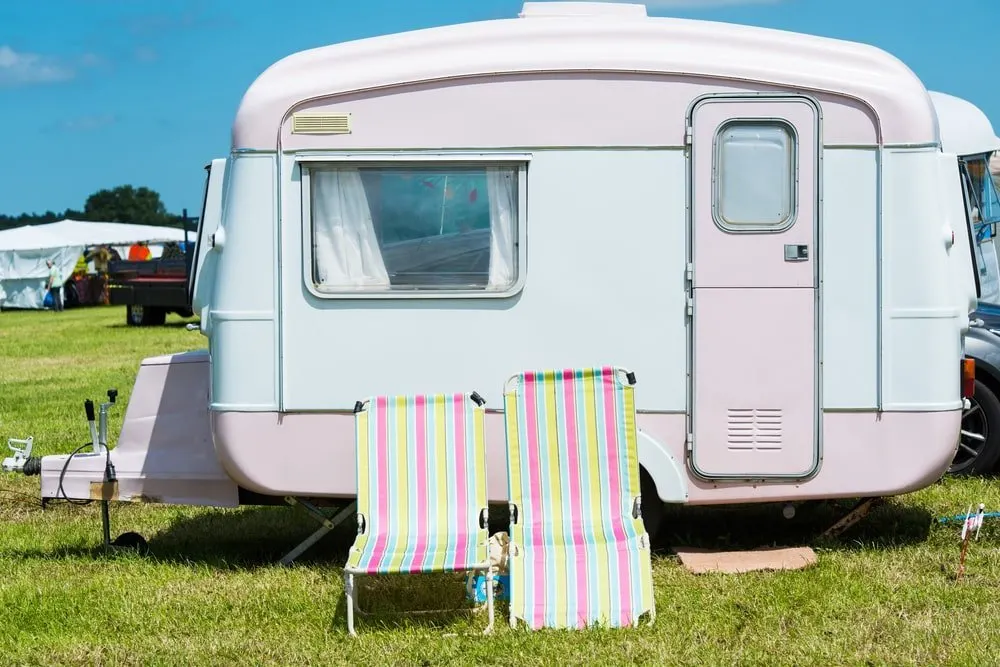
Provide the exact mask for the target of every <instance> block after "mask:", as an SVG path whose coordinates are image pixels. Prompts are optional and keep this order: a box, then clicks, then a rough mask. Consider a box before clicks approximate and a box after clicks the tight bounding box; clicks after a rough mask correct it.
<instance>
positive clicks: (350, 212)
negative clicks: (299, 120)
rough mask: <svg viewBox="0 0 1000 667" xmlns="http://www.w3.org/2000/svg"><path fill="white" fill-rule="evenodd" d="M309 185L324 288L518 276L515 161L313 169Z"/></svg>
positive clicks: (449, 283) (318, 274)
mask: <svg viewBox="0 0 1000 667" xmlns="http://www.w3.org/2000/svg"><path fill="white" fill-rule="evenodd" d="M306 187H307V191H306V198H305V200H306V201H305V202H304V203H305V204H306V211H307V216H308V217H307V219H308V222H309V227H310V230H311V234H310V237H311V239H312V279H313V283H314V287H315V288H316V289H317V290H318V291H320V292H341V291H357V290H362V291H392V290H462V291H464V290H472V291H485V290H499V291H505V290H507V289H509V288H510V287H512V286H513V285H514V283H515V282H516V277H517V270H518V267H517V262H516V259H517V252H516V248H517V238H518V227H519V224H520V220H518V210H519V207H518V167H516V166H496V165H471V166H464V165H447V166H439V165H433V164H432V165H424V164H421V165H411V164H407V165H388V166H354V165H351V166H346V165H345V166H340V165H322V166H319V165H314V166H309V167H308V168H307V169H306V177H305V178H304V188H306Z"/></svg>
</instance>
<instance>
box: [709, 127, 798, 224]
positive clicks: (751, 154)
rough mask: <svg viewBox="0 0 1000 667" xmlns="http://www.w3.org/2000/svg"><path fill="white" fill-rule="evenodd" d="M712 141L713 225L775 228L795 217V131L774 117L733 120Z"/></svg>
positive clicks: (788, 222)
mask: <svg viewBox="0 0 1000 667" xmlns="http://www.w3.org/2000/svg"><path fill="white" fill-rule="evenodd" d="M715 143H716V145H715V165H714V171H715V174H714V181H715V197H714V199H715V201H714V203H713V207H712V208H713V213H714V216H715V221H716V224H718V225H719V226H720V227H722V228H723V229H726V230H729V231H751V230H767V231H777V230H780V229H784V228H787V227H789V226H791V224H792V221H793V218H794V215H795V135H794V130H793V129H792V128H791V127H790V126H789V125H788V124H787V123H783V122H780V121H770V120H768V121H749V120H736V121H730V122H728V123H725V124H724V125H723V126H722V127H721V128H719V132H718V135H717V136H716V142H715Z"/></svg>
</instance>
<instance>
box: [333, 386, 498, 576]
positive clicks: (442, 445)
mask: <svg viewBox="0 0 1000 667" xmlns="http://www.w3.org/2000/svg"><path fill="white" fill-rule="evenodd" d="M355 423H356V436H357V481H358V515H359V533H358V536H357V538H356V539H355V542H354V545H353V546H352V547H351V549H350V551H349V553H348V558H347V565H346V568H345V569H347V570H349V571H351V572H354V573H358V574H360V573H365V574H381V573H411V572H448V571H462V570H472V569H476V568H477V567H481V566H482V565H483V564H484V563H488V560H489V559H488V539H489V531H488V527H487V525H486V514H485V512H486V510H487V500H486V445H485V436H484V425H485V408H484V407H483V405H482V399H481V398H480V397H479V395H478V394H475V393H467V394H433V395H416V396H378V397H375V398H372V399H370V400H368V401H366V402H364V403H360V404H359V409H358V410H357V414H356V422H355Z"/></svg>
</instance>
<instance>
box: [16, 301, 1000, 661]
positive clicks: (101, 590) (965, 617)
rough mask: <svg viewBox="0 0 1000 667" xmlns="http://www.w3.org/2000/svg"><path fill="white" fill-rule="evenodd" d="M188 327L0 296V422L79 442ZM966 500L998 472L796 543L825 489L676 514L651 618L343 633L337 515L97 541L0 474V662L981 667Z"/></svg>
mask: <svg viewBox="0 0 1000 667" xmlns="http://www.w3.org/2000/svg"><path fill="white" fill-rule="evenodd" d="M203 345H204V338H203V337H202V336H201V335H200V334H198V333H197V332H190V331H187V330H185V329H184V327H183V326H182V321H181V320H178V319H175V318H172V319H170V320H168V323H167V326H165V327H159V328H150V329H132V328H128V327H125V326H124V314H123V312H122V309H121V308H101V309H88V310H76V311H67V312H65V313H62V314H59V315H56V314H53V313H48V312H44V313H34V312H27V313H7V312H5V313H0V437H2V438H3V439H4V442H6V438H8V437H24V436H27V435H33V436H34V437H35V438H36V442H37V451H38V452H39V453H41V454H48V453H56V452H69V451H71V450H72V449H73V448H75V447H76V446H77V445H79V444H81V443H83V442H84V441H86V440H87V439H88V432H87V424H86V421H85V418H84V412H83V401H84V399H85V398H92V399H94V400H95V401H96V400H98V399H100V398H101V397H102V396H103V395H104V392H105V391H106V390H107V388H108V387H111V386H116V387H117V388H118V389H119V390H120V401H121V403H122V407H121V408H120V409H118V410H117V411H116V412H115V413H114V417H113V419H112V431H113V433H117V429H118V427H119V424H120V421H121V417H122V414H123V412H124V404H125V403H126V402H127V401H128V397H129V395H130V392H131V384H132V380H133V378H134V375H135V372H136V369H137V366H138V362H139V360H140V359H141V358H143V357H145V356H151V355H154V354H160V353H164V352H171V351H181V350H185V349H194V348H198V347H202V346H203ZM112 442H113V440H112ZM280 444H281V443H275V446H276V447H280ZM858 465H859V466H861V465H865V462H864V461H859V462H858ZM978 502H985V503H986V505H987V510H989V511H991V510H996V509H998V508H1000V482H997V481H994V480H984V479H970V480H956V479H948V480H944V481H943V482H941V483H938V484H936V485H934V486H932V487H931V488H928V489H926V490H923V491H921V492H919V493H915V494H911V495H907V496H904V497H901V498H896V499H894V500H893V501H892V502H890V503H888V504H887V505H885V506H883V507H881V508H880V509H878V510H876V512H874V513H873V514H872V515H870V516H869V517H868V518H867V519H865V520H864V521H863V522H861V523H860V524H858V525H857V526H855V527H854V528H852V529H851V530H850V531H848V532H847V533H845V534H843V535H842V536H841V537H840V538H839V539H837V540H836V541H829V542H825V543H824V542H817V541H815V539H814V538H815V536H816V535H817V534H818V533H820V532H821V531H822V530H823V529H824V528H825V527H826V526H827V525H829V523H830V522H831V521H832V520H833V519H834V517H835V515H834V508H833V507H831V506H828V505H825V504H817V505H812V506H805V507H803V508H802V510H801V511H800V513H799V514H798V515H797V516H796V518H794V519H792V520H790V521H786V520H784V519H782V518H781V514H780V508H779V507H775V506H773V505H769V506H760V507H751V508H735V509H710V510H708V509H679V510H674V511H672V512H671V513H670V516H669V520H670V524H669V526H668V528H667V529H666V530H665V531H664V533H665V534H664V536H663V540H662V544H660V545H659V546H658V549H657V554H656V556H655V560H654V577H655V586H656V604H657V612H658V616H657V619H656V623H655V625H653V626H652V627H646V626H643V627H642V628H640V629H637V630H620V631H605V630H593V631H586V632H554V631H546V632H538V633H530V632H528V631H526V630H524V629H523V628H521V629H518V630H516V631H512V630H510V628H508V627H507V625H506V624H505V623H504V622H503V619H504V613H505V607H504V606H503V605H502V604H501V605H500V606H499V607H498V610H497V611H498V618H497V627H496V631H495V633H494V634H493V635H492V636H491V637H488V638H484V637H482V636H481V635H480V634H479V632H480V630H481V629H482V627H483V625H484V618H483V617H482V616H478V615H476V616H470V615H469V614H455V615H445V616H431V617H426V618H424V617H409V620H405V619H406V617H405V616H404V617H402V618H403V619H404V620H402V621H401V620H398V619H397V618H396V617H395V616H392V615H386V614H381V615H376V617H375V618H374V619H372V618H366V617H361V618H360V619H359V620H358V628H359V633H360V635H361V636H360V637H359V638H358V639H351V638H350V637H349V636H348V635H347V632H346V621H345V618H344V603H343V587H342V584H341V582H342V577H341V569H340V568H341V566H342V564H343V561H344V557H345V553H346V549H347V547H348V545H349V544H350V540H351V537H352V533H353V530H354V526H353V524H352V523H350V522H348V524H345V525H344V526H342V527H341V529H339V530H338V531H336V532H335V533H334V534H332V535H330V536H328V537H327V538H326V539H324V540H323V541H322V542H320V543H319V544H318V545H317V546H316V547H314V549H312V550H311V551H309V552H307V554H306V555H305V556H303V557H302V558H301V559H300V561H299V562H298V563H297V564H296V565H295V566H293V567H291V568H282V567H280V566H279V565H277V564H275V561H276V560H277V559H278V558H280V557H281V555H283V554H284V553H285V552H286V551H288V550H289V549H290V548H292V547H293V546H295V545H296V544H297V543H298V542H299V541H300V540H301V539H302V538H304V537H305V536H306V535H308V534H309V533H310V532H312V530H313V529H314V528H315V524H313V523H312V522H311V521H310V520H308V519H307V518H303V517H302V516H300V515H299V514H297V513H296V512H294V511H292V510H290V509H286V508H282V507H276V508H267V509H262V508H242V509H239V510H215V509H196V508H189V507H172V506H157V505H128V504H126V505H113V506H112V515H111V516H112V522H113V531H114V532H115V533H120V532H124V531H127V530H134V531H137V532H140V533H142V534H143V535H145V536H146V537H147V539H148V540H149V545H150V553H149V554H148V555H146V556H139V555H135V554H130V553H115V554H111V555H105V554H104V553H103V552H102V551H101V550H100V548H99V545H100V539H101V532H100V531H101V524H100V508H99V506H98V505H96V504H93V505H88V506H75V505H69V504H66V503H55V504H52V505H50V506H49V507H48V508H47V509H45V510H44V511H43V510H42V509H41V507H40V504H39V502H38V478H37V477H30V478H26V477H23V476H21V475H0V663H2V664H17V665H29V664H144V665H151V664H175V665H202V664H214V665H231V664H254V665H256V664H286V665H306V664H354V665H369V664H424V665H437V664H463V665H465V664H482V663H500V664H517V665H528V664H623V663H642V664H727V665H728V664H790V665H791V664H794V665H804V664H823V665H832V664H837V665H839V664H894V665H896V664H928V663H930V664H983V665H985V664H998V663H1000V552H998V549H997V546H998V544H1000V521H997V520H992V519H987V521H986V525H985V527H984V529H983V531H982V534H981V538H980V541H979V542H978V543H975V544H973V546H972V548H971V550H970V555H969V558H968V574H967V576H966V578H965V580H963V581H961V582H956V581H954V574H953V573H954V571H955V569H956V565H957V559H958V538H957V535H958V527H957V525H955V524H949V525H942V524H940V523H939V522H938V521H937V518H938V517H940V516H951V515H955V514H958V513H960V512H963V511H964V510H965V509H966V507H967V506H968V505H969V504H970V503H978ZM804 543H810V544H813V546H814V547H816V549H817V552H818V554H819V563H818V565H817V566H815V567H813V568H811V569H809V570H803V571H794V572H781V573H752V574H744V575H735V576H733V575H731V576H725V575H703V576H694V575H691V574H688V573H686V572H685V571H684V570H683V569H682V568H681V567H680V566H679V564H678V562H677V561H676V558H675V557H673V556H672V555H671V552H670V550H669V546H670V545H675V544H687V545H699V546H726V545H728V546H757V545H768V544H783V545H797V544H804ZM450 591H454V593H453V594H452V593H451V592H450ZM361 595H362V603H363V604H364V603H365V602H366V601H367V602H368V603H369V604H371V605H374V606H376V607H377V608H380V609H390V608H392V609H398V610H405V609H408V608H420V607H425V608H426V607H428V606H441V605H442V604H444V605H447V604H450V602H449V601H448V600H445V599H444V598H447V597H448V596H449V595H450V596H451V599H452V600H453V601H454V603H455V604H457V605H461V604H462V600H463V591H462V586H461V583H460V579H457V578H454V577H437V576H422V577H406V578H386V579H384V580H382V579H379V580H375V581H372V580H363V581H362V593H361Z"/></svg>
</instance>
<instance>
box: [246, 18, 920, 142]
mask: <svg viewBox="0 0 1000 667" xmlns="http://www.w3.org/2000/svg"><path fill="white" fill-rule="evenodd" d="M561 4H565V5H567V7H565V8H564V10H563V11H559V7H558V6H557V5H561ZM616 4H617V3H616ZM588 7H589V8H592V10H591V11H589V12H588V11H582V10H585V9H586V8H588ZM618 7H619V9H618V10H617V11H615V10H607V11H605V10H602V9H601V8H602V5H601V4H600V3H526V5H525V11H524V12H522V14H523V15H524V16H522V17H519V18H511V19H499V20H490V21H481V22H474V23H464V24H458V25H449V26H443V27H437V28H429V29H423V30H415V31H410V32H402V33H397V34H392V35H385V36H379V37H371V38H367V39H360V40H356V41H350V42H344V43H341V44H334V45H331V46H324V47H320V48H316V49H310V50H307V51H301V52H299V53H296V54H293V55H290V56H288V57H286V58H283V59H282V60H280V61H278V62H277V63H275V64H273V65H272V66H271V67H269V68H268V69H267V70H265V71H264V72H263V73H262V74H261V75H260V76H259V77H258V78H257V80H256V81H254V83H253V84H252V85H251V86H250V88H249V89H248V90H247V92H246V94H245V95H244V97H243V100H242V102H241V104H240V108H239V110H238V112H237V115H236V120H235V123H234V125H233V137H232V138H233V149H234V150H241V149H243V150H246V149H250V150H275V149H276V148H277V140H278V139H277V138H278V128H279V127H280V125H281V124H282V122H283V121H284V119H285V117H286V116H287V114H289V113H290V112H291V110H292V108H293V107H295V106H296V105H299V104H301V103H303V102H305V101H309V100H316V99H320V98H328V97H332V96H336V95H342V94H349V93H357V92H361V91H371V90H377V89H380V88H386V87H390V86H399V85H406V84H412V83H420V82H427V81H439V80H447V79H456V78H460V77H474V76H484V75H485V76H489V75H496V74H510V73H539V72H630V73H634V72H640V73H647V74H673V75H676V74H690V75H695V76H704V77H714V78H722V79H735V80H744V81H754V82H760V83H762V84H763V85H765V86H785V87H791V88H795V89H800V90H806V91H816V92H827V93H833V94H839V95H845V96H848V97H853V98H856V99H858V100H861V101H862V102H864V103H865V104H867V105H868V106H869V107H871V109H872V110H873V111H874V113H875V115H876V116H877V117H878V120H879V123H880V134H881V141H882V143H883V144H936V143H937V142H938V140H939V139H938V128H937V118H936V116H935V114H934V107H933V105H932V103H931V100H930V97H929V95H928V93H927V90H926V88H925V87H924V85H923V84H922V83H921V81H920V79H918V78H917V76H916V75H915V74H914V73H913V72H912V71H911V70H910V69H909V68H908V67H907V66H906V65H904V64H903V63H902V62H901V61H900V60H898V59H897V58H895V57H894V56H892V55H890V54H888V53H886V52H885V51H882V50H881V49H878V48H875V47H873V46H869V45H866V44H860V43H855V42H848V41H842V40H835V39H829V38H825V37H816V36H812V35H805V34H800V33H793V32H786V31H780V30H772V29H765V28H757V27H751V26H742V25H732V24H725V23H717V22H710V21H695V20H688V19H676V18H661V17H647V16H646V15H645V12H644V11H640V12H635V11H629V12H623V11H621V9H620V5H618ZM546 9H547V11H544V10H546ZM571 9H572V11H570V10H571ZM639 9H640V10H642V9H643V8H642V7H641V6H639Z"/></svg>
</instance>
